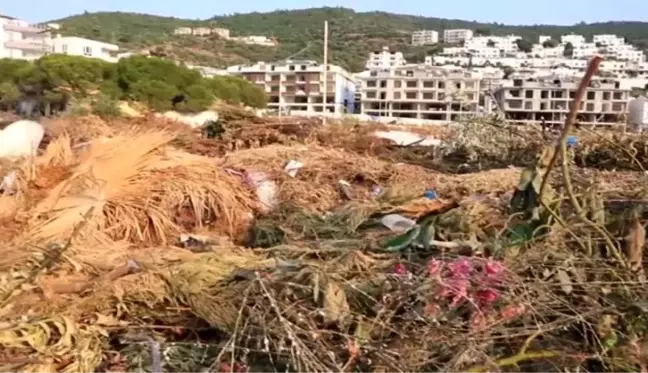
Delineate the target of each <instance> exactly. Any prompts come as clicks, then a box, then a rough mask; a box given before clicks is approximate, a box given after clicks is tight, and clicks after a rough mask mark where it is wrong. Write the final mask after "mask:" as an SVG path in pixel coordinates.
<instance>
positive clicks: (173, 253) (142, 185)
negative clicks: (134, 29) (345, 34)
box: [0, 109, 648, 372]
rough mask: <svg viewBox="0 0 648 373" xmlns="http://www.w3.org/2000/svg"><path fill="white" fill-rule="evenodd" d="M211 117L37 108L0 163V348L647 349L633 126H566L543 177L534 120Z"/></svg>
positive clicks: (150, 362)
mask: <svg viewBox="0 0 648 373" xmlns="http://www.w3.org/2000/svg"><path fill="white" fill-rule="evenodd" d="M223 118H224V119H223V121H222V123H221V124H222V130H223V131H224V132H222V133H221V135H220V137H218V138H215V139H207V138H204V137H202V136H201V133H200V132H195V131H192V130H190V129H188V128H186V127H183V126H181V125H178V124H175V123H171V122H164V121H162V120H160V119H153V118H143V119H131V120H123V119H120V120H114V121H112V122H104V121H102V120H100V119H98V118H95V117H79V118H61V119H56V120H50V121H48V122H47V123H46V127H47V130H48V131H47V133H48V141H47V143H46V144H44V146H43V149H42V151H41V153H40V154H39V156H38V157H37V159H35V160H34V161H33V162H32V161H31V160H19V161H12V162H9V161H7V162H3V163H2V164H1V165H0V175H4V174H6V173H7V172H9V171H11V170H17V171H18V173H19V176H20V177H19V182H18V185H17V192H16V193H15V194H11V195H10V194H7V193H4V194H2V195H0V235H1V238H2V240H1V241H0V250H1V251H0V252H1V253H2V255H1V256H0V301H1V302H2V303H1V304H0V345H1V346H2V348H0V367H1V368H2V370H20V371H34V372H36V371H66V372H89V371H135V370H142V369H144V370H147V371H159V370H160V369H162V370H164V371H205V370H207V371H221V372H223V371H228V372H229V371H247V370H250V371H274V370H277V371H280V370H281V371H285V370H290V371H333V370H335V371H349V372H350V371H374V372H380V371H435V370H439V371H475V372H477V371H564V370H566V369H569V370H570V371H575V370H577V369H580V370H581V371H630V370H632V371H636V370H640V369H641V370H644V369H645V363H646V358H647V357H648V356H647V355H646V352H645V351H646V346H648V339H647V338H648V337H647V334H646V333H647V332H648V324H647V319H646V312H648V311H647V310H646V304H645V302H646V296H647V295H648V292H647V291H646V290H645V289H646V282H645V281H646V280H645V276H644V274H643V261H644V250H643V248H644V245H645V231H644V228H643V224H644V223H645V217H646V215H645V213H644V209H643V203H644V200H646V198H647V195H648V190H647V188H646V178H647V176H646V175H645V173H644V172H643V169H644V168H645V167H648V151H647V149H646V145H645V144H646V143H647V142H646V140H648V138H647V137H645V136H643V135H637V134H622V133H604V132H592V131H589V130H580V131H579V132H578V133H577V136H578V145H577V147H576V148H574V149H573V150H570V152H569V154H568V155H569V156H568V157H566V160H565V168H563V167H562V166H561V165H560V161H559V165H558V167H556V168H555V169H554V170H551V172H549V173H548V174H549V176H548V183H547V187H546V188H547V190H548V192H547V193H546V194H542V195H538V193H537V192H538V190H537V189H538V187H539V181H541V179H542V178H543V177H544V175H545V173H546V171H547V169H546V168H543V167H544V166H545V163H546V159H545V158H546V157H542V156H541V155H542V154H545V156H546V155H547V154H549V155H550V154H551V149H553V146H554V142H555V140H554V139H550V138H547V137H546V136H544V137H543V135H542V134H541V132H540V131H539V130H536V129H532V128H526V129H523V128H516V127H508V126H505V125H503V124H501V123H496V122H492V123H490V122H485V121H481V122H474V123H465V124H464V125H463V126H462V127H460V128H456V129H449V128H445V127H444V128H441V127H438V128H437V127H435V128H423V127H420V128H417V129H416V130H417V131H419V132H423V133H428V134H432V135H434V136H436V137H438V138H443V139H444V140H446V145H445V146H443V147H440V148H438V149H434V150H431V149H429V148H425V147H420V146H411V147H402V146H395V145H392V144H390V143H389V142H387V141H385V140H378V139H376V138H375V137H373V136H371V132H372V131H374V130H376V129H388V128H394V126H384V125H358V124H356V123H333V124H329V125H327V126H323V125H322V124H321V123H320V122H319V121H318V120H315V119H312V120H305V119H297V118H283V119H267V118H266V119H260V118H256V117H252V116H250V115H248V114H245V113H244V112H240V111H237V110H234V109H232V111H231V112H229V113H225V114H223ZM400 129H402V128H400ZM291 159H295V160H299V161H301V162H302V163H303V164H304V166H303V168H301V169H300V170H299V171H298V172H297V175H296V176H295V177H290V176H289V175H288V174H287V173H286V172H285V171H284V170H283V168H284V166H285V164H286V163H287V162H288V161H289V160H291ZM34 170H35V172H32V171H34ZM565 170H567V174H566V173H565ZM612 170H613V171H612ZM248 171H262V172H265V173H266V174H268V175H269V177H270V179H271V180H273V181H275V182H276V184H277V191H278V194H277V196H278V201H279V203H278V205H277V206H276V207H275V209H274V210H273V211H271V212H267V213H263V212H262V209H261V207H262V206H261V205H260V202H259V200H258V199H257V197H256V194H255V191H254V189H253V188H252V187H251V185H250V184H249V183H248V182H247V181H246V178H245V177H244V176H245V173H246V172H248ZM340 180H344V181H346V182H347V183H348V184H347V187H346V188H341V187H340V183H339V181H340ZM524 181H527V183H525V182H524ZM376 187H380V188H382V190H383V192H382V194H379V195H377V194H376V193H375V190H376ZM430 188H431V189H434V190H435V191H436V193H437V194H438V196H439V198H437V199H426V198H422V195H423V193H424V191H425V190H426V189H430ZM534 192H535V194H534ZM534 196H535V198H533V197H534ZM520 197H523V198H521V199H520ZM389 213H400V214H402V215H404V216H407V217H410V218H412V219H414V220H416V221H417V222H418V225H417V227H416V228H415V229H414V230H417V235H412V234H411V232H412V231H409V234H410V235H411V237H405V238H403V237H402V236H399V237H398V238H397V239H395V238H394V237H397V236H398V234H396V233H393V232H391V231H390V230H388V229H387V228H385V227H382V226H381V224H380V218H381V217H382V216H384V215H385V214H389ZM187 233H190V234H194V235H195V237H200V240H198V241H200V242H193V243H191V242H190V243H186V242H185V243H184V244H181V243H180V242H179V241H178V239H179V237H180V236H181V235H182V234H187ZM419 233H420V234H419ZM405 241H407V242H405ZM493 276H495V277H496V278H495V277H493ZM158 364H159V366H158Z"/></svg>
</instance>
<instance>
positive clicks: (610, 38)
mask: <svg viewBox="0 0 648 373" xmlns="http://www.w3.org/2000/svg"><path fill="white" fill-rule="evenodd" d="M592 42H593V43H594V44H599V45H603V46H610V45H621V44H625V39H624V38H622V37H618V36H616V35H611V34H605V35H594V36H593V37H592Z"/></svg>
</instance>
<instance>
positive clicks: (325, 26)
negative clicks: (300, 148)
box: [322, 21, 329, 124]
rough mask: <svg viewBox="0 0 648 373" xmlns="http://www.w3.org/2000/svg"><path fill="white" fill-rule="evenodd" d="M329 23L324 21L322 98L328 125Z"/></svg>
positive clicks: (323, 120)
mask: <svg viewBox="0 0 648 373" xmlns="http://www.w3.org/2000/svg"><path fill="white" fill-rule="evenodd" d="M328 33H329V31H328V21H324V88H323V90H322V91H323V94H324V97H323V98H322V112H323V113H324V118H323V119H322V123H324V124H326V114H327V103H328Z"/></svg>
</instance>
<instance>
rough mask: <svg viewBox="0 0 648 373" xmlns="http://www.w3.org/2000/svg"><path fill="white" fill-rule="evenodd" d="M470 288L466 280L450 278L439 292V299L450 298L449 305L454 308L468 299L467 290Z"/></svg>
mask: <svg viewBox="0 0 648 373" xmlns="http://www.w3.org/2000/svg"><path fill="white" fill-rule="evenodd" d="M469 288H470V280H469V279H467V278H451V279H449V280H448V283H447V284H445V285H443V287H442V288H441V291H440V292H439V297H442V298H452V300H451V302H450V305H451V306H452V307H455V306H456V305H458V304H459V303H460V302H461V301H462V300H465V299H469V297H468V289H469Z"/></svg>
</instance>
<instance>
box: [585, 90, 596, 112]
mask: <svg viewBox="0 0 648 373" xmlns="http://www.w3.org/2000/svg"><path fill="white" fill-rule="evenodd" d="M595 97H596V92H591V91H590V92H587V99H588V100H594V98H595ZM591 111H593V110H591Z"/></svg>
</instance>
